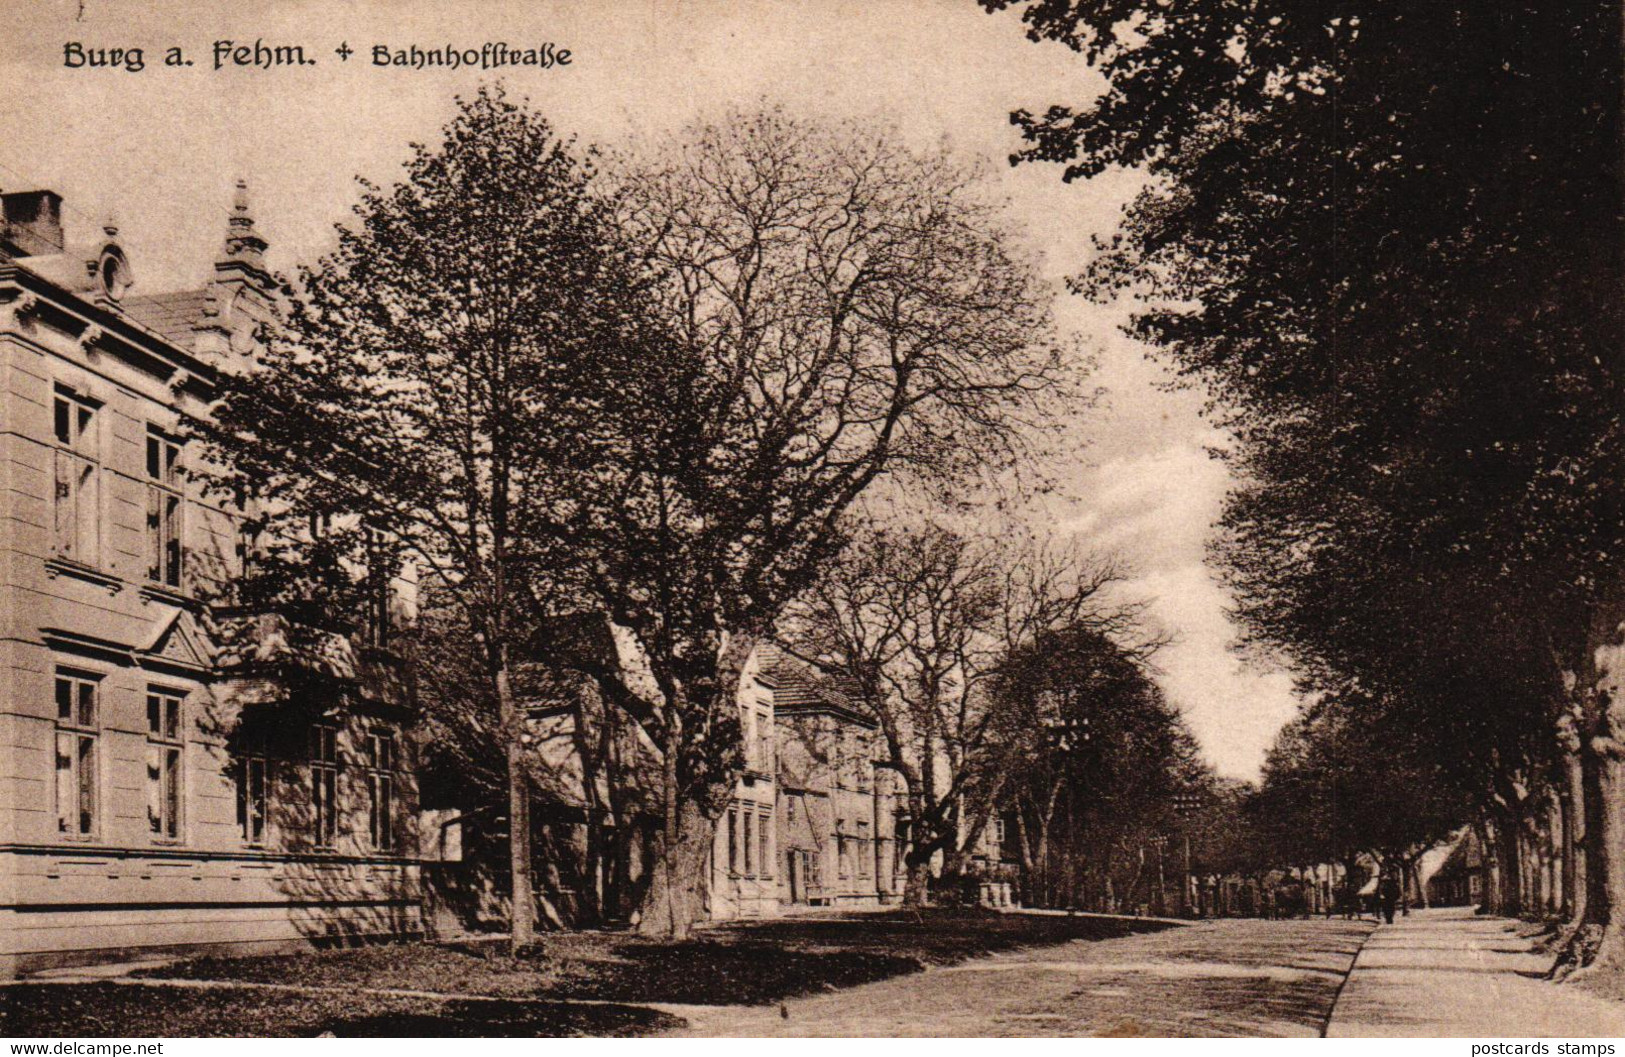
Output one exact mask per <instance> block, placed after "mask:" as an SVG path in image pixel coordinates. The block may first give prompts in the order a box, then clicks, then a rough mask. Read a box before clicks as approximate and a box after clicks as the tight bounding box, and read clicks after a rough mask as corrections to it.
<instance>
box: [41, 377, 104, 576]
mask: <svg viewBox="0 0 1625 1057" xmlns="http://www.w3.org/2000/svg"><path fill="white" fill-rule="evenodd" d="M96 407H97V405H96V404H93V403H91V402H90V401H88V400H84V399H82V398H80V397H79V396H77V395H75V394H73V393H71V392H64V391H63V390H60V389H59V390H57V392H56V397H55V436H56V450H55V452H54V453H53V458H54V461H55V475H56V489H55V492H54V493H53V499H52V507H53V511H52V514H53V524H54V527H55V533H54V536H53V543H54V546H55V549H56V553H57V554H60V555H61V556H62V557H64V558H72V559H73V560H75V561H79V562H84V563H85V564H86V565H95V564H96V562H97V560H98V559H99V557H100V552H101V546H100V543H101V524H100V522H101V519H100V517H99V516H98V512H99V510H100V505H99V501H98V484H99V481H100V478H99V476H98V470H99V469H100V463H99V462H98V452H97V444H96Z"/></svg>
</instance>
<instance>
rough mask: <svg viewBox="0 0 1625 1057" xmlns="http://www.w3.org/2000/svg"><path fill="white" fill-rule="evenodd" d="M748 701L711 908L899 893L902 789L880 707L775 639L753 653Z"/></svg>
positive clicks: (763, 911) (754, 909) (838, 901)
mask: <svg viewBox="0 0 1625 1057" xmlns="http://www.w3.org/2000/svg"><path fill="white" fill-rule="evenodd" d="M740 709H741V713H742V722H743V724H744V731H745V770H744V773H743V775H742V776H741V777H740V780H739V784H738V786H737V787H736V789H735V793H734V798H733V802H732V803H731V804H730V805H729V807H728V810H727V812H726V814H725V815H724V816H723V818H722V820H721V822H720V823H719V825H718V827H717V837H716V843H715V845H714V847H713V854H712V864H713V865H712V872H711V914H712V917H714V918H718V919H727V918H733V917H760V916H765V915H771V914H776V913H779V912H781V911H782V910H783V909H784V908H786V907H794V906H865V905H867V906H877V905H881V904H886V903H893V902H896V901H897V900H898V898H899V897H900V895H901V892H902V888H903V885H902V876H903V863H902V856H901V855H900V854H899V851H898V848H897V841H896V834H897V827H898V820H899V814H898V811H899V805H900V804H901V803H903V798H902V797H901V796H899V795H898V794H899V784H898V780H897V776H896V775H895V774H894V773H893V772H892V771H890V770H889V769H888V768H887V767H886V765H885V753H884V752H883V751H882V750H883V745H882V743H881V740H880V734H879V730H878V726H879V725H878V723H877V722H876V720H875V718H874V717H873V716H871V715H869V714H868V713H867V712H865V711H864V710H863V708H862V707H861V706H859V705H858V704H857V703H856V702H855V701H854V700H853V698H852V697H851V695H849V694H846V693H844V692H842V690H841V687H840V684H839V681H838V680H836V679H834V678H833V677H831V676H829V675H828V674H826V673H823V672H820V671H819V670H818V669H817V668H816V667H814V666H813V665H812V664H810V663H808V662H806V661H803V660H800V659H798V658H796V657H794V656H792V655H790V654H789V653H787V652H786V651H785V650H783V649H781V648H779V647H776V646H766V647H763V648H761V649H759V650H758V651H757V653H756V655H755V656H754V657H753V658H752V663H751V665H750V666H748V668H747V670H746V677H745V680H744V684H743V687H742V689H741V692H740Z"/></svg>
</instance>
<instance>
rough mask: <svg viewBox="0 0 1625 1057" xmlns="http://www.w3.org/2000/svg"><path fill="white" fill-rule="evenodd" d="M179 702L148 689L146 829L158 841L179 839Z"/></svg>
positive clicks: (179, 698)
mask: <svg viewBox="0 0 1625 1057" xmlns="http://www.w3.org/2000/svg"><path fill="white" fill-rule="evenodd" d="M182 698H183V695H181V694H178V693H175V692H174V691H172V690H163V689H160V688H158V687H148V688H147V829H148V830H149V831H150V832H151V833H152V835H153V836H154V837H157V838H158V839H159V840H179V839H180V835H181V780H182V775H183V769H184V768H183V761H184V760H185V758H186V741H185V727H184V726H183V725H182V723H181V701H182Z"/></svg>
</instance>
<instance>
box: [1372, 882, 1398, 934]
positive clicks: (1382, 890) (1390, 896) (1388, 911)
mask: <svg viewBox="0 0 1625 1057" xmlns="http://www.w3.org/2000/svg"><path fill="white" fill-rule="evenodd" d="M1377 902H1378V903H1379V904H1380V905H1381V906H1382V919H1383V920H1384V921H1386V922H1387V923H1388V924H1390V925H1392V924H1393V923H1394V908H1395V907H1396V906H1398V905H1399V878H1397V877H1395V876H1394V875H1393V874H1392V873H1389V874H1385V875H1384V876H1383V879H1382V880H1381V881H1380V882H1379V883H1378V884H1377Z"/></svg>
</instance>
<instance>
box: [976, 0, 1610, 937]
mask: <svg viewBox="0 0 1625 1057" xmlns="http://www.w3.org/2000/svg"><path fill="white" fill-rule="evenodd" d="M984 6H986V7H988V8H990V9H999V8H1010V7H1015V8H1020V9H1021V12H1022V17H1023V18H1024V19H1025V20H1026V22H1027V24H1028V25H1029V27H1030V30H1031V32H1032V34H1033V35H1034V36H1035V37H1042V38H1050V39H1056V40H1060V41H1063V42H1065V43H1067V44H1069V45H1070V46H1072V47H1075V48H1077V49H1079V50H1080V51H1081V52H1083V53H1084V54H1085V55H1086V56H1087V57H1088V58H1089V59H1090V60H1091V61H1093V62H1094V63H1096V64H1097V66H1098V67H1099V69H1100V70H1101V71H1102V72H1103V73H1104V74H1105V75H1106V77H1107V78H1108V81H1109V88H1108V89H1107V91H1106V92H1105V94H1104V95H1102V96H1101V97H1099V98H1098V99H1096V100H1095V101H1094V102H1093V103H1091V104H1088V105H1086V106H1084V107H1081V108H1077V109H1074V108H1068V107H1054V108H1051V109H1050V110H1048V111H1046V112H1045V113H1042V114H1030V113H1020V114H1017V115H1015V120H1016V121H1017V123H1018V124H1019V125H1021V126H1022V129H1023V133H1024V135H1025V136H1026V137H1027V140H1028V147H1027V149H1026V150H1024V151H1023V153H1022V157H1023V158H1025V159H1029V160H1047V161H1058V162H1064V163H1066V165H1067V170H1066V177H1067V178H1068V179H1071V178H1076V177H1080V176H1081V177H1087V176H1090V175H1093V174H1095V173H1098V172H1101V171H1103V170H1104V169H1105V168H1107V167H1110V166H1118V165H1125V166H1140V167H1142V168H1143V169H1144V171H1145V172H1146V174H1147V176H1148V179H1149V183H1148V185H1147V188H1146V190H1145V192H1144V193H1143V194H1142V195H1141V197H1140V198H1139V200H1138V201H1137V202H1136V203H1135V204H1134V205H1133V206H1132V207H1131V208H1130V210H1129V213H1128V216H1127V217H1126V220H1125V225H1124V228H1123V230H1122V232H1121V233H1120V235H1119V236H1118V238H1117V239H1116V240H1114V241H1113V242H1111V243H1109V244H1106V245H1103V246H1102V247H1101V248H1100V249H1101V252H1100V254H1099V255H1098V256H1097V258H1096V260H1095V262H1094V263H1093V265H1092V267H1091V269H1090V271H1089V272H1088V273H1087V274H1086V275H1085V276H1083V277H1082V278H1081V281H1080V284H1079V285H1080V288H1082V289H1085V290H1086V291H1087V292H1090V293H1092V294H1095V295H1097V296H1107V295H1109V294H1111V293H1112V292H1113V291H1121V290H1128V289H1133V290H1134V291H1136V292H1138V293H1140V294H1143V295H1146V296H1147V298H1148V300H1147V304H1146V308H1145V310H1144V311H1142V312H1141V313H1140V315H1139V316H1138V317H1137V320H1136V322H1135V325H1134V329H1135V331H1136V333H1138V334H1139V335H1140V336H1141V337H1142V338H1144V339H1146V340H1147V341H1149V342H1150V343H1152V344H1153V345H1155V346H1158V347H1159V348H1161V349H1163V350H1165V351H1166V352H1167V353H1168V354H1169V355H1170V356H1171V357H1172V359H1173V360H1174V362H1175V363H1176V364H1177V365H1178V366H1179V367H1180V368H1181V369H1182V370H1183V371H1185V372H1186V373H1187V375H1188V376H1189V377H1191V378H1193V379H1196V380H1200V381H1201V382H1202V383H1203V384H1205V385H1206V386H1208V387H1209V389H1210V391H1211V392H1212V393H1213V395H1214V397H1215V412H1216V414H1217V416H1218V417H1219V419H1220V420H1221V421H1222V422H1223V423H1224V424H1225V425H1226V426H1228V427H1229V428H1230V429H1231V431H1232V432H1233V433H1234V434H1235V436H1236V437H1237V440H1238V446H1237V462H1238V469H1239V470H1240V472H1241V474H1242V475H1243V478H1244V480H1245V481H1246V482H1247V484H1246V486H1245V488H1244V490H1243V491H1242V492H1241V493H1240V495H1239V496H1238V498H1237V500H1236V501H1235V502H1233V503H1232V504H1231V506H1230V509H1229V515H1228V516H1229V519H1230V527H1231V529H1232V531H1233V532H1234V533H1235V538H1237V539H1239V540H1241V541H1242V548H1243V549H1242V550H1241V551H1236V550H1232V551H1230V552H1229V554H1228V555H1227V558H1228V559H1229V560H1230V561H1231V565H1232V568H1234V569H1236V570H1238V574H1239V578H1238V583H1239V584H1240V585H1241V586H1242V587H1243V588H1244V590H1245V591H1247V592H1248V593H1249V595H1250V597H1249V598H1248V599H1247V605H1248V607H1249V610H1250V613H1251V615H1252V617H1253V618H1254V625H1253V627H1254V631H1255V632H1256V633H1257V634H1258V635H1260V637H1262V638H1265V639H1268V640H1271V641H1273V642H1274V643H1275V644H1277V645H1282V646H1285V647H1287V648H1288V649H1289V650H1290V651H1293V652H1295V653H1296V655H1297V659H1299V660H1303V659H1305V658H1310V659H1312V662H1313V663H1311V664H1309V665H1307V666H1306V674H1307V676H1308V678H1309V681H1310V682H1311V684H1312V685H1316V686H1318V687H1325V688H1332V689H1336V688H1338V687H1340V686H1345V685H1347V684H1348V683H1349V682H1350V681H1358V682H1360V683H1361V684H1362V685H1364V684H1365V683H1367V682H1369V683H1370V684H1372V685H1373V686H1374V687H1375V689H1376V695H1375V698H1374V699H1380V700H1400V701H1404V702H1406V703H1407V707H1416V708H1419V709H1421V710H1422V711H1423V712H1425V713H1431V714H1432V716H1433V719H1434V722H1433V723H1432V724H1431V725H1429V724H1421V725H1419V729H1422V730H1424V731H1427V730H1431V731H1432V732H1435V734H1442V735H1443V737H1440V738H1439V739H1438V743H1437V749H1438V751H1437V752H1436V756H1446V755H1451V754H1455V753H1460V752H1467V751H1469V750H1470V748H1471V747H1472V746H1471V745H1469V743H1468V740H1467V739H1464V738H1459V737H1454V734H1455V733H1456V732H1458V731H1459V730H1460V729H1461V728H1460V727H1459V726H1456V725H1454V722H1453V721H1454V720H1455V719H1456V718H1458V717H1460V716H1462V715H1463V714H1467V713H1471V712H1492V713H1498V715H1497V717H1496V718H1494V719H1492V720H1490V721H1488V722H1487V723H1485V724H1481V725H1480V730H1481V732H1483V733H1485V734H1486V736H1487V738H1488V740H1487V742H1485V743H1481V744H1480V747H1481V748H1482V749H1484V750H1485V751H1487V752H1488V753H1490V754H1491V755H1493V756H1494V757H1495V758H1496V759H1498V760H1499V761H1502V762H1501V763H1500V764H1498V765H1496V767H1498V768H1499V770H1500V775H1499V777H1500V778H1501V779H1502V780H1503V781H1507V780H1516V779H1518V778H1519V777H1520V771H1522V772H1527V771H1528V770H1529V767H1528V766H1527V756H1528V754H1527V753H1525V752H1524V751H1522V748H1523V743H1524V739H1525V736H1526V732H1527V731H1529V730H1531V729H1533V732H1534V734H1535V735H1536V736H1537V737H1545V738H1547V739H1548V743H1549V735H1550V729H1551V724H1552V722H1553V720H1554V719H1559V718H1560V719H1562V720H1564V721H1565V723H1566V724H1567V726H1568V727H1569V728H1571V729H1573V730H1574V731H1575V733H1576V736H1575V737H1574V738H1573V739H1572V741H1571V742H1570V744H1571V745H1572V746H1573V747H1574V748H1575V750H1576V751H1577V752H1578V759H1579V761H1580V763H1581V765H1582V767H1581V771H1582V772H1583V774H1582V776H1581V778H1580V779H1579V781H1578V784H1579V785H1580V786H1581V787H1582V788H1581V789H1580V790H1579V798H1580V799H1583V800H1584V801H1585V802H1586V803H1587V804H1588V805H1590V810H1589V814H1590V815H1591V816H1593V818H1594V821H1595V825H1594V826H1593V827H1592V828H1593V834H1592V839H1590V840H1588V841H1587V842H1586V847H1587V859H1588V861H1587V863H1586V866H1587V874H1588V876H1589V878H1590V880H1591V882H1592V885H1591V893H1590V894H1591V898H1590V899H1588V900H1585V901H1584V903H1585V910H1586V914H1587V918H1588V920H1590V921H1594V922H1596V923H1597V924H1606V928H1607V932H1606V937H1605V939H1604V942H1603V945H1602V950H1601V954H1600V956H1599V961H1600V963H1601V964H1603V965H1613V966H1616V967H1617V966H1618V965H1619V964H1621V963H1622V962H1625V913H1622V912H1616V911H1615V910H1614V909H1613V908H1616V907H1625V869H1622V868H1621V866H1620V862H1621V859H1620V855H1621V853H1620V851H1619V849H1622V848H1625V816H1622V814H1621V812H1620V809H1619V806H1618V805H1619V804H1620V803H1621V802H1622V801H1621V798H1620V795H1619V791H1620V788H1621V779H1622V777H1625V773H1622V771H1621V763H1622V760H1621V753H1620V750H1619V745H1620V744H1621V743H1622V739H1621V736H1620V735H1621V733H1622V732H1625V728H1622V727H1621V713H1620V710H1619V708H1618V705H1617V702H1618V701H1619V700H1620V699H1621V685H1620V681H1621V675H1620V671H1621V667H1622V665H1621V660H1622V658H1621V657H1620V656H1619V652H1620V651H1619V647H1618V645H1617V643H1618V641H1619V638H1620V636H1619V628H1620V626H1621V622H1622V618H1625V595H1622V583H1625V578H1622V575H1621V565H1620V562H1619V557H1618V556H1619V554H1620V544H1621V542H1625V541H1622V539H1621V536H1622V534H1625V533H1622V527H1625V526H1622V520H1621V512H1620V505H1619V498H1620V490H1621V482H1620V479H1619V468H1620V467H1621V466H1622V465H1625V461H1622V459H1621V455H1622V454H1625V453H1622V452H1621V450H1620V449H1621V442H1622V439H1625V438H1622V436H1621V431H1620V428H1619V418H1618V410H1619V406H1620V384H1621V372H1620V363H1621V361H1620V358H1621V353H1622V349H1625V343H1622V341H1621V333H1620V323H1621V299H1620V297H1619V291H1620V287H1621V266H1620V265H1621V260H1620V255H1621V252H1622V251H1621V247H1622V246H1625V239H1622V238H1621V223H1620V221H1621V208H1620V196H1621V184H1620V181H1619V178H1618V174H1619V164H1620V158H1621V135H1620V127H1621V108H1620V98H1621V95H1620V64H1619V61H1618V55H1619V42H1620V40H1621V26H1620V17H1621V12H1620V10H1619V8H1618V6H1617V5H1598V4H1590V3H1585V4H1582V3H1577V2H1575V3H1560V4H1557V5H1551V4H1541V5H1536V4H1533V3H1524V2H1517V3H1506V4H1495V5H1466V4H1463V5H1449V4H1424V5H1397V4H1388V3H1378V2H1374V0H1373V2H1310V3H1290V4H1288V3H1284V2H1264V3H1253V2H1245V3H1243V2H1239V0H1209V2H1203V3H1195V4H1188V5H1180V6H1178V7H1169V8H1164V7H1156V8H1150V9H1146V8H1142V7H1141V5H1138V4H1132V3H1127V2H1119V0H1032V2H1024V0H984ZM1238 559H1239V560H1238ZM1270 563H1273V564H1274V569H1273V570H1271V569H1268V568H1266V566H1268V565H1269V564H1270ZM1285 563H1295V564H1297V565H1298V566H1299V567H1300V568H1302V569H1306V570H1313V571H1314V572H1316V573H1318V575H1317V576H1300V575H1297V574H1296V573H1294V572H1292V571H1291V570H1288V569H1285V568H1284V565H1285ZM1280 572H1285V573H1286V575H1276V573H1280ZM1311 583H1314V584H1316V585H1317V587H1318V588H1323V589H1326V593H1325V594H1323V595H1321V596H1320V597H1321V599H1323V600H1325V602H1326V604H1325V605H1320V606H1317V605H1315V604H1314V602H1315V600H1314V599H1313V598H1311V597H1310V595H1309V594H1308V592H1307V591H1306V590H1305V589H1306V587H1307V586H1308V585H1309V584H1311ZM1277 603H1282V604H1281V605H1277ZM1385 609H1386V610H1387V611H1388V613H1389V620H1390V623H1389V625H1388V626H1387V628H1381V627H1378V626H1376V625H1374V624H1373V620H1374V618H1375V617H1376V616H1377V614H1379V613H1380V612H1382V611H1383V610H1385ZM1312 625H1318V626H1315V627H1314V628H1313V630H1312V631H1309V632H1307V633H1306V629H1309V628H1310V627H1311V626H1312ZM1457 628H1471V629H1475V630H1477V629H1484V630H1486V631H1488V632H1489V634H1488V637H1487V638H1486V639H1485V641H1487V642H1492V643H1496V644H1499V645H1507V644H1514V643H1515V644H1518V646H1519V647H1520V648H1519V649H1518V651H1517V653H1516V655H1517V656H1518V658H1519V660H1520V661H1522V662H1523V663H1524V664H1525V666H1526V670H1525V672H1524V673H1523V675H1522V677H1521V679H1520V680H1519V682H1520V683H1522V684H1532V685H1534V686H1536V687H1543V688H1545V689H1544V690H1543V691H1540V692H1543V693H1544V694H1545V695H1546V701H1545V704H1544V705H1542V706H1538V707H1531V706H1530V704H1529V698H1528V695H1525V694H1523V693H1521V692H1520V693H1517V694H1513V695H1510V697H1509V698H1507V699H1502V698H1501V697H1499V695H1492V694H1486V693H1483V692H1482V691H1480V692H1479V693H1477V694H1476V695H1470V694H1469V693H1467V692H1466V688H1467V686H1468V685H1469V683H1468V680H1467V679H1466V676H1467V675H1468V674H1469V673H1467V672H1465V671H1464V670H1463V669H1464V667H1466V666H1464V665H1459V664H1452V663H1449V662H1450V659H1451V657H1452V654H1451V647H1452V646H1461V645H1463V642H1462V640H1461V638H1460V637H1458V636H1456V634H1455V631H1454V629H1457ZM1378 639H1382V640H1385V641H1384V648H1385V649H1387V650H1389V651H1390V653H1391V652H1392V651H1398V655H1399V663H1398V664H1391V663H1388V662H1386V661H1380V660H1379V658H1378V651H1377V650H1376V649H1373V648H1372V643H1373V642H1374V641H1375V640H1378ZM1453 639H1454V641H1452V640H1453ZM1485 655H1486V653H1485V651H1484V650H1483V649H1482V648H1469V649H1468V651H1467V653H1466V656H1468V657H1484V656H1485ZM1430 669H1431V670H1432V671H1433V673H1434V674H1433V675H1432V676H1429V675H1428V673H1429V671H1430ZM1441 684H1448V685H1441ZM1565 686H1573V687H1575V688H1576V692H1575V693H1574V694H1572V695H1569V694H1567V693H1566V692H1565V690H1564V688H1565ZM1468 701H1472V702H1473V703H1472V705H1471V706H1470V707H1469V705H1468ZM1508 761H1517V762H1508Z"/></svg>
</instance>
